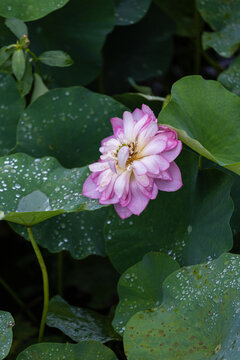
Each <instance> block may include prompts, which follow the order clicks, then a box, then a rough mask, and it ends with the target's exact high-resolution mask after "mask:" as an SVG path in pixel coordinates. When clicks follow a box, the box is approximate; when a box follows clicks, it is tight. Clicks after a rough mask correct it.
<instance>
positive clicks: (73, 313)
mask: <svg viewBox="0 0 240 360" xmlns="http://www.w3.org/2000/svg"><path fill="white" fill-rule="evenodd" d="M47 325H48V326H51V327H55V328H58V329H59V330H61V331H62V332H63V333H64V334H65V335H68V336H69V337H70V338H71V339H72V340H74V341H77V342H79V341H83V340H97V341H101V342H103V343H104V342H107V341H110V340H114V339H118V338H119V337H118V335H117V334H116V333H115V332H114V330H113V328H112V325H111V321H110V318H109V317H106V316H104V315H101V314H98V313H97V312H95V311H92V310H88V309H83V308H80V307H76V306H71V305H69V304H68V303H67V302H66V301H65V300H63V299H62V298H61V297H60V296H58V295H57V296H55V297H54V298H52V299H51V301H50V303H49V308H48V315H47Z"/></svg>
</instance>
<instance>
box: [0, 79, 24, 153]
mask: <svg viewBox="0 0 240 360" xmlns="http://www.w3.org/2000/svg"><path fill="white" fill-rule="evenodd" d="M24 106H25V101H24V100H23V99H21V97H20V94H19V92H18V91H17V88H16V84H15V81H14V80H13V78H12V77H11V76H10V75H3V74H0V123H1V125H0V130H1V131H0V156H3V155H5V154H7V153H8V152H9V151H10V150H11V149H12V148H13V147H14V146H15V144H16V131H17V123H18V120H19V117H20V114H21V113H22V111H23V109H24Z"/></svg>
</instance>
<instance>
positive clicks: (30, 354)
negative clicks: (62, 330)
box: [17, 341, 117, 360]
mask: <svg viewBox="0 0 240 360" xmlns="http://www.w3.org/2000/svg"><path fill="white" fill-rule="evenodd" d="M35 359H39V360H49V359H51V360H62V359H67V360H76V359H79V360H80V359H84V360H96V359H98V360H117V357H116V355H115V354H114V352H113V351H112V350H111V349H109V348H108V347H106V346H104V345H102V344H101V343H99V342H97V341H83V342H80V343H79V344H68V343H67V344H54V343H42V344H36V345H32V346H30V347H28V348H27V349H26V350H24V351H23V352H21V354H19V355H18V357H17V360H35Z"/></svg>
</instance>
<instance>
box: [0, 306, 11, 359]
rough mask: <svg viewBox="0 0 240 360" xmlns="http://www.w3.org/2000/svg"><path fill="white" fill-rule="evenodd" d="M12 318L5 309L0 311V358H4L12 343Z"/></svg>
mask: <svg viewBox="0 0 240 360" xmlns="http://www.w3.org/2000/svg"><path fill="white" fill-rule="evenodd" d="M13 326H14V320H13V318H12V316H11V314H9V313H8V312H6V311H0V360H2V359H5V357H6V356H7V355H8V353H9V351H10V348H11V345H12V337H13V336H12V328H13Z"/></svg>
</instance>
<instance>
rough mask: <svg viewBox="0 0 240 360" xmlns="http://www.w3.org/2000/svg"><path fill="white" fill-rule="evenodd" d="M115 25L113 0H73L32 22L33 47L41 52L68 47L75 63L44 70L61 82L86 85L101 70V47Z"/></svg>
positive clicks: (58, 82) (65, 49)
mask: <svg viewBox="0 0 240 360" xmlns="http://www.w3.org/2000/svg"><path fill="white" fill-rule="evenodd" d="M114 25H115V15H114V1H113V0H107V1H106V0H91V2H89V0H81V1H80V0H71V1H69V3H68V4H67V5H66V6H65V7H64V8H63V9H61V10H59V11H57V12H55V13H54V14H51V15H49V16H47V17H45V18H44V19H41V20H39V21H36V22H34V23H32V24H29V33H30V34H31V47H32V49H33V50H34V51H35V52H36V53H37V54H41V53H42V52H43V51H49V50H54V49H61V50H63V51H66V52H67V53H68V54H69V55H70V56H71V58H72V59H73V61H74V64H73V65H72V66H71V67H69V68H64V69H53V68H51V69H49V68H45V69H44V70H45V71H47V72H48V73H50V74H52V75H53V78H54V80H55V83H57V85H61V86H71V85H86V84H89V83H90V82H91V81H93V80H94V79H95V78H96V76H97V75H98V74H99V73H100V71H101V67H102V54H101V50H102V47H103V44H104V42H105V40H106V36H107V35H108V34H109V33H110V32H111V31H112V30H113V27H114Z"/></svg>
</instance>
